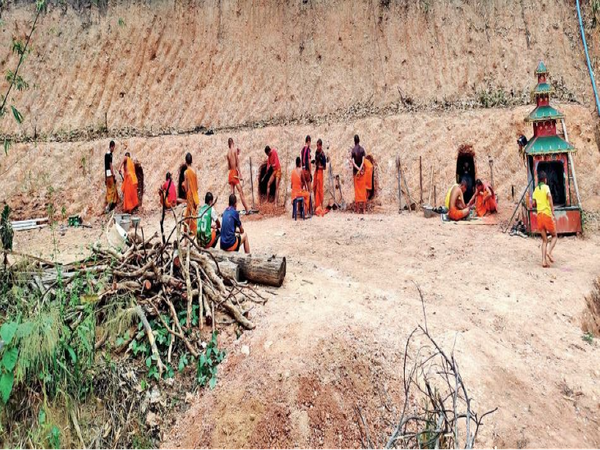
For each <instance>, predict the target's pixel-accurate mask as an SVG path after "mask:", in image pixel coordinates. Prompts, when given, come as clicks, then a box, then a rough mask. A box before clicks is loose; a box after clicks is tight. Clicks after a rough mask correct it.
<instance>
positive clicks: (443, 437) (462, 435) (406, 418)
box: [357, 286, 498, 448]
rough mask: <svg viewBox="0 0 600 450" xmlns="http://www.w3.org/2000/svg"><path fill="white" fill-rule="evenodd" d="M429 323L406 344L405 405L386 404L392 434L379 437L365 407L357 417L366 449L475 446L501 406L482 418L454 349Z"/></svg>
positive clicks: (425, 323) (404, 367) (425, 317)
mask: <svg viewBox="0 0 600 450" xmlns="http://www.w3.org/2000/svg"><path fill="white" fill-rule="evenodd" d="M417 289H418V291H419V295H420V297H421V304H422V306H423V319H424V325H419V326H417V328H415V329H414V330H413V331H412V333H411V334H410V335H409V336H408V339H407V340H406V347H405V350H404V363H403V369H402V370H403V378H404V383H403V386H402V388H403V397H404V398H403V401H402V404H401V405H400V406H399V407H397V405H394V404H386V405H384V406H385V410H387V411H390V412H392V414H393V415H394V416H395V419H394V421H393V422H392V423H390V422H389V421H388V420H384V422H386V423H387V424H388V425H389V426H390V427H391V432H389V433H388V432H387V431H386V432H384V433H383V434H380V435H375V434H373V433H372V431H371V430H370V429H369V427H368V426H367V421H366V419H365V417H363V415H362V412H361V410H360V408H357V415H358V417H359V419H360V421H359V426H360V428H361V433H362V441H363V446H365V447H367V448H474V446H475V442H476V440H477V436H478V434H479V429H480V427H481V426H482V425H483V423H484V418H485V417H486V416H488V415H490V414H492V413H494V412H495V411H496V410H497V409H498V408H494V409H491V410H489V411H486V412H484V413H483V414H479V413H477V412H476V411H475V409H474V408H473V399H472V397H471V396H470V394H469V393H468V390H467V387H466V384H465V381H464V379H463V377H462V375H461V373H460V370H459V367H458V362H457V360H456V358H455V356H454V349H453V350H452V352H451V353H447V352H446V351H445V350H444V349H443V348H442V346H441V345H440V344H439V343H438V342H437V341H436V340H435V339H434V338H433V337H432V335H431V333H430V331H429V329H428V328H427V316H426V314H425V302H424V300H423V294H422V292H421V290H420V288H419V287H418V286H417Z"/></svg>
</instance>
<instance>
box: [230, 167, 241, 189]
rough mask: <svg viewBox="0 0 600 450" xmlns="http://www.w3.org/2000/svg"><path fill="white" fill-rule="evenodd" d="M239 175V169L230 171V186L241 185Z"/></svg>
mask: <svg viewBox="0 0 600 450" xmlns="http://www.w3.org/2000/svg"><path fill="white" fill-rule="evenodd" d="M238 177H239V174H238V171H237V169H231V170H230V171H229V184H230V185H231V186H236V185H238V184H240V179H239V178H238Z"/></svg>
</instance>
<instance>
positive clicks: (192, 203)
mask: <svg viewBox="0 0 600 450" xmlns="http://www.w3.org/2000/svg"><path fill="white" fill-rule="evenodd" d="M185 165H186V166H187V169H186V170H185V173H184V181H183V188H184V189H185V198H186V201H187V207H186V208H185V213H184V216H183V217H184V218H185V225H186V228H187V231H188V233H189V234H191V235H192V236H193V237H196V234H197V231H198V219H197V217H196V216H197V215H198V206H200V198H199V196H198V177H197V176H196V172H195V171H194V169H192V154H191V153H188V154H187V155H185Z"/></svg>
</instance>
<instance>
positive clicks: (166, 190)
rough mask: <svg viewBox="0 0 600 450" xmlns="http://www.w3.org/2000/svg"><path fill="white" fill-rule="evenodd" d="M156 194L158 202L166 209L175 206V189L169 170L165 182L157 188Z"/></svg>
mask: <svg viewBox="0 0 600 450" xmlns="http://www.w3.org/2000/svg"><path fill="white" fill-rule="evenodd" d="M158 195H159V197H160V204H161V205H162V206H164V207H165V208H166V209H171V208H174V207H175V206H177V189H175V183H174V182H173V177H171V172H167V176H166V179H165V182H164V183H163V185H162V186H161V188H160V189H159V190H158Z"/></svg>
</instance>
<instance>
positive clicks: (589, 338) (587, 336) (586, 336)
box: [581, 332, 594, 344]
mask: <svg viewBox="0 0 600 450" xmlns="http://www.w3.org/2000/svg"><path fill="white" fill-rule="evenodd" d="M581 339H583V340H584V341H585V342H587V343H588V344H593V343H594V335H593V334H592V333H590V332H587V333H584V334H583V336H581Z"/></svg>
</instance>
